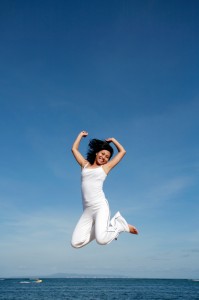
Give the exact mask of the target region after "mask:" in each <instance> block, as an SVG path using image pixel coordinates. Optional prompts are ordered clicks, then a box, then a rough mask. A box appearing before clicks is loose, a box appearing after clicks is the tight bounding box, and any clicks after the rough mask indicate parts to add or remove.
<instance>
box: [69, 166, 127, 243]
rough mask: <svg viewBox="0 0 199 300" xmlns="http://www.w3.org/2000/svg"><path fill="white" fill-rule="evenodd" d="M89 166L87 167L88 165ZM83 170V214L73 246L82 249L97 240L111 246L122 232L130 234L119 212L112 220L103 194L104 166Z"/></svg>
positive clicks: (74, 235) (75, 232) (77, 226)
mask: <svg viewBox="0 0 199 300" xmlns="http://www.w3.org/2000/svg"><path fill="white" fill-rule="evenodd" d="M86 166H87V165H86ZM86 166H85V167H84V168H83V169H82V201H83V208H84V211H83V214H82V216H81V218H80V219H79V221H78V223H77V225H76V227H75V230H74V232H73V236H72V241H71V244H72V246H73V247H74V248H80V247H83V246H85V245H86V244H88V243H89V242H91V241H92V240H94V239H96V241H97V243H99V244H101V245H106V244H109V243H110V242H111V241H112V240H114V239H116V238H117V237H118V235H119V233H120V232H124V231H126V232H129V227H128V224H127V222H126V221H125V219H124V218H123V217H122V216H121V215H120V213H119V212H117V213H116V214H115V216H114V217H113V218H112V219H111V220H110V211H109V204H108V201H107V199H106V198H105V195H104V192H103V183H104V180H105V179H106V176H107V175H106V173H105V172H104V169H103V168H102V166H100V167H97V168H95V169H91V168H87V167H86Z"/></svg>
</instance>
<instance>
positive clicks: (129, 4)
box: [0, 0, 199, 278]
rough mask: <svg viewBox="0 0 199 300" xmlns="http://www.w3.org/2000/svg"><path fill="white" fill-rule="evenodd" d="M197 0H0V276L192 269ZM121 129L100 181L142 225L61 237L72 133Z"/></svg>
mask: <svg viewBox="0 0 199 300" xmlns="http://www.w3.org/2000/svg"><path fill="white" fill-rule="evenodd" d="M198 16H199V2H198V1H196V0H191V1H188V0H187V1H183V0H168V1H158V0H150V1H147V0H143V1H134V0H124V1H118V0H114V1H107V0H100V1H96V0H92V1H90V0H86V1H82V0H75V1H65V0H58V1H56V0H48V1H47V0H43V1H39V0H35V1H30V0H5V1H1V2H0V83H1V88H0V131H1V136H0V137H1V147H0V156H1V165H0V245H1V246H0V277H11V276H30V275H49V274H54V273H78V274H90V275H93V274H98V275H99V274H104V275H116V276H117V275H119V276H120V275H121V276H132V277H156V278H159V277H163V278H168V277H169V278H199V226H198V225H199V218H198V216H199V201H198V200H199V199H198V194H199V185H198V179H199V172H198V171H199V139H198V132H199V117H198V116H199V18H198ZM81 130H87V131H88V132H89V137H88V138H86V139H84V140H83V141H82V144H81V147H80V150H81V151H82V153H83V154H85V153H86V149H87V143H88V141H89V139H90V138H94V137H97V138H102V139H103V138H108V137H115V138H117V139H118V140H119V141H120V142H121V143H122V144H123V145H124V147H125V148H126V150H127V155H126V156H125V158H124V159H123V160H122V162H121V163H120V164H119V165H118V166H117V167H116V168H115V169H114V170H112V172H111V173H110V175H109V176H108V178H107V181H106V183H105V186H104V190H105V193H106V196H107V198H108V200H109V203H110V207H111V212H112V214H113V213H115V212H116V211H117V210H119V211H120V212H121V213H122V214H123V215H124V217H125V218H126V219H127V221H128V222H129V223H132V224H134V225H135V226H136V227H137V228H138V229H139V232H140V234H139V236H132V235H129V234H126V233H125V234H122V235H120V237H119V239H118V240H117V241H114V242H112V243H111V244H109V245H107V246H99V245H97V244H96V242H93V243H91V244H89V245H88V246H87V247H85V248H82V249H79V250H76V249H73V248H72V247H71V246H70V238H71V234H72V231H73V229H74V226H75V224H76V222H77V220H78V218H79V216H80V214H81V211H82V206H81V193H80V168H79V166H78V165H77V164H76V162H75V160H74V158H73V156H72V154H71V145H72V143H73V141H74V139H75V138H76V135H77V134H78V133H79V132H80V131H81Z"/></svg>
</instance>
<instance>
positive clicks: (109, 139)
mask: <svg viewBox="0 0 199 300" xmlns="http://www.w3.org/2000/svg"><path fill="white" fill-rule="evenodd" d="M113 140H114V138H108V139H106V140H105V141H106V142H108V143H111V142H113Z"/></svg>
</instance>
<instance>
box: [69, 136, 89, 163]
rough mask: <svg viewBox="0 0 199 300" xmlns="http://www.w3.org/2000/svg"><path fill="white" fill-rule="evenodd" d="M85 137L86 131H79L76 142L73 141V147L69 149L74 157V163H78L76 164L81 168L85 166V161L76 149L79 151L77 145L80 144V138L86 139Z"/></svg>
mask: <svg viewBox="0 0 199 300" xmlns="http://www.w3.org/2000/svg"><path fill="white" fill-rule="evenodd" d="M87 135H88V132H86V131H81V132H80V133H79V134H78V136H77V138H76V140H75V141H74V143H73V146H72V149H71V151H72V153H73V155H74V157H75V159H76V161H77V162H78V164H79V165H80V166H81V167H83V166H84V165H85V163H86V159H85V158H84V157H83V156H82V154H81V153H80V152H79V150H78V149H79V144H80V142H81V139H82V137H86V136H87Z"/></svg>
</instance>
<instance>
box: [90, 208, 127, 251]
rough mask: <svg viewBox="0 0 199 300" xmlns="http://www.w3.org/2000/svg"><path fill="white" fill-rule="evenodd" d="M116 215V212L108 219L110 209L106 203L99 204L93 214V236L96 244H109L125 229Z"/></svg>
mask: <svg viewBox="0 0 199 300" xmlns="http://www.w3.org/2000/svg"><path fill="white" fill-rule="evenodd" d="M117 215H118V213H117V214H116V215H115V216H114V217H113V218H112V219H111V220H110V211H109V206H108V204H107V203H104V204H103V205H101V206H100V208H99V209H98V210H97V212H96V214H95V238H96V241H97V243H98V244H100V245H106V244H109V243H110V242H112V241H113V240H114V239H116V238H117V237H118V235H119V233H120V232H122V231H127V230H125V229H124V227H123V226H122V225H121V224H120V223H119V222H118V221H117V217H118V216H117ZM119 215H120V214H119ZM120 216H121V215H120Z"/></svg>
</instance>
